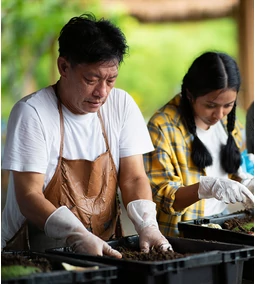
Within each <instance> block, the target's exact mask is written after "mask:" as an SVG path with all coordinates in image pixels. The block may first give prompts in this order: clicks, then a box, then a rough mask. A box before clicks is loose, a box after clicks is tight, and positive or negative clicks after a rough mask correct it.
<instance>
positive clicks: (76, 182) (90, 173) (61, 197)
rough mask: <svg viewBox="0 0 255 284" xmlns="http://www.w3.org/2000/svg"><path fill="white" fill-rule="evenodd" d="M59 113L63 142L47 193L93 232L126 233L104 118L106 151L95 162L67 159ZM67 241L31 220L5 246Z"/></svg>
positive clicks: (41, 246) (42, 247) (36, 247)
mask: <svg viewBox="0 0 255 284" xmlns="http://www.w3.org/2000/svg"><path fill="white" fill-rule="evenodd" d="M58 108H59V113H60V133H61V144H60V153H59V160H58V165H57V168H56V171H55V173H54V175H53V177H52V179H51V181H50V182H49V184H48V185H47V187H46V189H45V191H44V195H45V198H47V199H48V200H49V201H50V202H51V203H53V204H54V206H56V208H58V207H60V206H63V205H65V206H67V208H69V209H70V210H71V211H72V212H73V213H74V214H75V215H76V216H77V217H78V218H79V219H80V221H81V222H82V223H83V224H84V226H85V227H86V228H87V229H88V230H89V231H91V232H92V233H93V234H95V235H97V236H98V237H100V238H102V239H103V240H110V239H113V238H119V237H121V236H122V235H123V233H122V228H121V224H120V206H119V200H118V194H117V171H116V168H115V164H114V161H113V158H112V155H111V152H110V148H109V144H108V140H107V136H106V132H105V128H104V125H103V121H102V117H101V115H100V112H99V111H98V117H99V120H100V123H101V127H102V133H103V136H104V140H105V143H106V147H107V150H106V152H105V153H103V154H101V155H100V156H99V157H97V159H96V160H95V161H92V162H91V161H88V160H83V159H78V160H68V159H65V158H64V157H63V156H62V155H63V144H64V118H63V113H62V106H61V103H60V101H58ZM62 246H65V243H63V241H61V240H55V239H52V238H49V237H47V236H46V235H45V234H44V232H43V231H41V230H39V229H38V228H37V227H35V226H34V225H33V224H31V223H30V222H25V224H24V225H23V226H22V228H21V229H20V230H19V231H18V232H17V233H16V234H15V236H14V237H13V238H12V239H11V240H10V241H9V242H8V243H7V246H6V248H5V249H31V250H37V251H44V250H45V249H48V248H53V247H62Z"/></svg>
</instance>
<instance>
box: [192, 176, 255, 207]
mask: <svg viewBox="0 0 255 284" xmlns="http://www.w3.org/2000/svg"><path fill="white" fill-rule="evenodd" d="M198 197H199V199H203V198H205V199H206V198H212V197H214V198H216V199H218V200H220V201H223V202H225V203H236V202H243V203H246V202H247V199H250V200H251V202H252V203H253V204H254V196H253V194H252V193H251V192H250V191H249V190H248V189H247V188H246V187H245V186H244V185H243V184H241V183H239V182H237V181H234V180H230V179H226V178H214V177H208V176H201V177H200V183H199V188H198Z"/></svg>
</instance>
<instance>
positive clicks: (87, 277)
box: [1, 251, 117, 284]
mask: <svg viewBox="0 0 255 284" xmlns="http://www.w3.org/2000/svg"><path fill="white" fill-rule="evenodd" d="M4 254H11V255H18V256H22V257H25V258H28V259H31V260H33V259H36V258H37V257H39V258H46V259H47V260H48V261H49V263H50V265H51V267H52V271H50V272H40V273H35V274H31V275H29V276H22V277H16V278H11V279H8V280H3V279H2V281H1V283H2V284H16V283H17V284H45V283H54V284H55V283H56V284H70V283H91V284H92V283H93V284H105V283H107V284H110V283H113V282H112V280H113V279H116V278H117V267H115V266H109V265H104V264H102V263H95V262H91V261H84V260H79V259H75V258H69V257H67V256H61V257H60V256H57V255H52V254H47V253H41V252H30V251H5V252H2V255H4ZM63 262H64V263H67V264H69V265H72V266H76V267H77V266H78V267H84V268H85V270H82V271H74V270H73V271H67V270H65V268H64V266H63V264H62V263H63Z"/></svg>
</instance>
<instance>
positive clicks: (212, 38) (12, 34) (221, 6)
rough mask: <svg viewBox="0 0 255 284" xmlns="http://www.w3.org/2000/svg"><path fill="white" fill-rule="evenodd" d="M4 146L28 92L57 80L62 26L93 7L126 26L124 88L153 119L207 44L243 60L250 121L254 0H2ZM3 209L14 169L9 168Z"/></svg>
mask: <svg viewBox="0 0 255 284" xmlns="http://www.w3.org/2000/svg"><path fill="white" fill-rule="evenodd" d="M1 4H2V5H1V12H2V19H1V25H2V68H1V74H2V82H1V83H2V84H1V87H2V89H1V95H2V109H1V134H2V136H1V137H2V143H1V144H2V147H1V151H2V153H3V149H4V144H5V136H6V126H7V122H8V117H9V114H10V110H11V108H12V107H13V105H14V103H15V102H16V101H18V100H19V99H20V98H21V97H23V96H25V95H27V94H30V93H32V92H34V91H36V90H37V89H40V88H43V87H45V86H48V85H50V84H53V83H55V82H56V81H57V80H58V78H59V75H58V72H57V68H56V59H57V56H58V44H57V43H58V41H57V40H58V35H59V32H60V29H61V28H62V27H63V25H65V24H66V23H67V21H68V20H69V19H70V18H71V17H73V16H78V15H80V14H82V13H84V12H92V13H94V14H95V15H96V17H97V18H101V17H104V18H107V19H110V20H112V21H113V22H114V23H115V24H117V25H118V26H119V27H120V28H121V29H122V31H123V32H124V33H125V35H126V38H127V42H128V45H129V47H130V49H129V56H127V57H126V58H125V61H124V63H123V64H122V65H121V67H120V72H119V77H118V79H117V83H116V87H119V88H122V89H124V90H126V91H127V92H128V93H129V94H130V95H131V96H132V97H133V98H134V99H135V101H136V102H137V104H138V105H139V107H140V109H141V111H142V113H143V115H144V119H145V121H147V120H148V119H149V118H150V116H151V115H152V114H153V113H154V112H155V110H156V109H158V108H159V107H160V106H162V105H163V104H165V103H166V102H167V101H168V100H170V99H171V97H173V96H174V95H175V94H177V93H178V92H179V91H180V87H181V82H182V78H183V76H184V75H185V73H186V71H187V69H188V67H189V66H190V64H191V63H192V61H193V60H194V59H195V58H196V57H197V56H199V55H200V54H201V53H202V52H204V51H208V50H210V51H212V50H213V51H223V52H226V53H228V54H230V55H231V56H233V57H234V58H235V59H236V60H237V62H238V64H239V67H240V70H241V75H242V86H241V91H240V94H239V96H238V111H237V115H238V118H239V119H240V120H241V122H242V123H243V124H245V115H246V110H247V108H248V107H249V105H250V104H251V102H252V101H253V99H254V93H253V91H254V66H253V63H254V55H253V52H254V44H253V40H254V17H253V13H254V2H253V0H220V1H211V0H72V1H68V0H25V1H24V0H2V2H1ZM1 173H2V174H1V176H2V180H1V181H2V190H1V201H2V204H1V205H2V208H3V205H4V203H5V196H6V189H7V179H8V174H7V172H6V171H3V170H2V172H1Z"/></svg>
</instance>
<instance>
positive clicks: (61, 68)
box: [57, 57, 70, 77]
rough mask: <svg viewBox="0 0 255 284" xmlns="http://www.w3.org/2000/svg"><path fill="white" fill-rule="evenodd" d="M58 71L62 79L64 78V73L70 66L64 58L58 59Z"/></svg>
mask: <svg viewBox="0 0 255 284" xmlns="http://www.w3.org/2000/svg"><path fill="white" fill-rule="evenodd" d="M57 63H58V71H59V73H60V75H61V76H62V77H66V71H67V69H68V67H69V66H70V64H69V62H68V61H67V60H66V59H65V58H64V57H58V62H57Z"/></svg>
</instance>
